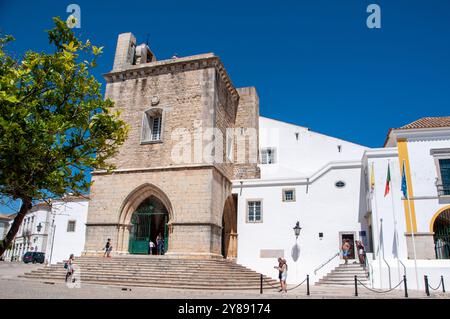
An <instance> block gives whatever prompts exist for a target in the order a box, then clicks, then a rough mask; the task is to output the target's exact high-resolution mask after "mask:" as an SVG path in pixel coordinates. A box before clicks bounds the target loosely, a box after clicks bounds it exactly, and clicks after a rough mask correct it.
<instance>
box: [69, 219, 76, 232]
mask: <svg viewBox="0 0 450 319" xmlns="http://www.w3.org/2000/svg"><path fill="white" fill-rule="evenodd" d="M76 223H77V222H76V221H75V220H69V221H68V222H67V232H68V233H73V232H75V227H76Z"/></svg>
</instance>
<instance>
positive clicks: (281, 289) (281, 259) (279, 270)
mask: <svg viewBox="0 0 450 319" xmlns="http://www.w3.org/2000/svg"><path fill="white" fill-rule="evenodd" d="M282 267H283V258H281V257H278V266H275V267H273V268H275V269H278V279H279V280H280V290H279V291H278V292H282V291H283V281H282V271H281V268H282Z"/></svg>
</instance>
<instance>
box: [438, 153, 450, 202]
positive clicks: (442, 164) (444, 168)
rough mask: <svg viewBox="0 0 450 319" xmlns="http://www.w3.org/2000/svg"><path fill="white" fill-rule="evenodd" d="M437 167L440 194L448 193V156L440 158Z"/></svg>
mask: <svg viewBox="0 0 450 319" xmlns="http://www.w3.org/2000/svg"><path fill="white" fill-rule="evenodd" d="M439 169H440V171H441V181H442V194H443V195H450V158H446V159H440V160H439Z"/></svg>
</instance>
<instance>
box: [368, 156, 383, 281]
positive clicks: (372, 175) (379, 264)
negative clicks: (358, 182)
mask: <svg viewBox="0 0 450 319" xmlns="http://www.w3.org/2000/svg"><path fill="white" fill-rule="evenodd" d="M371 177H373V181H372V183H373V184H372V185H371V187H372V199H373V202H374V205H375V211H376V212H377V216H376V222H377V225H376V226H377V239H378V249H377V254H378V266H379V269H380V288H383V279H382V272H381V248H380V226H379V223H378V205H377V197H376V196H375V170H374V163H373V162H372V172H371ZM372 220H373V218H372Z"/></svg>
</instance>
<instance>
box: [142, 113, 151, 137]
mask: <svg viewBox="0 0 450 319" xmlns="http://www.w3.org/2000/svg"><path fill="white" fill-rule="evenodd" d="M150 140H151V130H150V117H149V116H148V114H147V113H144V114H143V116H142V141H143V142H147V141H150Z"/></svg>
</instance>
